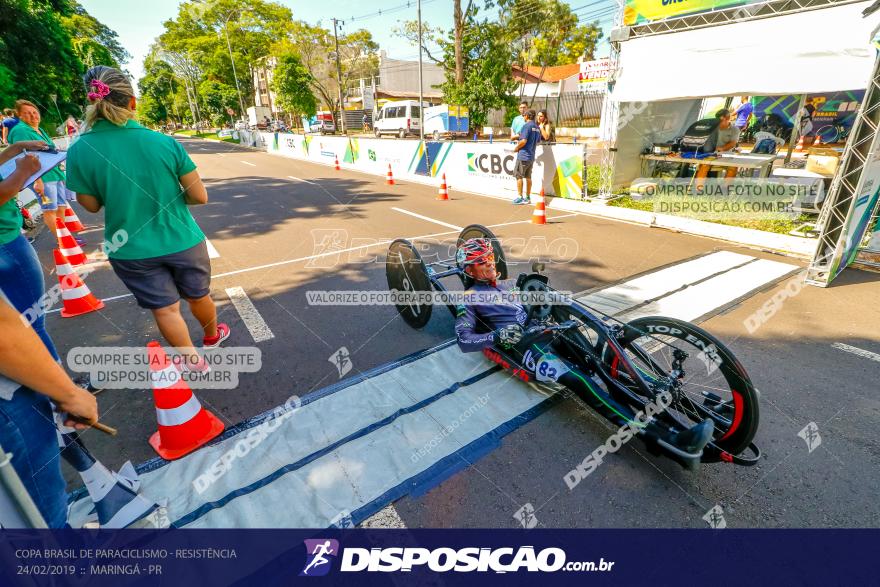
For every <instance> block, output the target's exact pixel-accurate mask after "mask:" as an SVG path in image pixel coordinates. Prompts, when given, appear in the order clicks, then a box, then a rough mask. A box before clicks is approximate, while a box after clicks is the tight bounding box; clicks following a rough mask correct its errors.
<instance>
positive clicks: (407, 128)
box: [373, 100, 421, 139]
mask: <svg viewBox="0 0 880 587" xmlns="http://www.w3.org/2000/svg"><path fill="white" fill-rule="evenodd" d="M420 117H421V109H420V108H419V103H418V101H417V100H401V101H399V102H387V103H386V104H385V105H384V106H382V109H381V110H380V111H379V115H378V116H377V117H376V120H374V121H373V132H375V133H376V137H377V138H378V137H381V136H382V135H383V134H392V135H397V136H398V137H400V138H401V139H402V138H405V137H406V136H407V135H416V136H418V135H419V129H420V128H421V126H420V122H419V119H420Z"/></svg>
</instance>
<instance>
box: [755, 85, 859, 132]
mask: <svg viewBox="0 0 880 587" xmlns="http://www.w3.org/2000/svg"><path fill="white" fill-rule="evenodd" d="M864 97H865V90H848V91H842V92H826V93H824V94H810V95H808V96H807V102H808V103H811V104H813V106H814V107H815V111H814V112H813V130H814V131H816V132H818V131H819V130H820V129H822V128H823V127H825V126H828V125H831V126H835V125H839V126H841V127H843V128H844V129H846V130H849V129H850V128H851V127H852V124H853V122H854V121H855V119H856V113H857V112H858V110H859V106H860V105H861V103H862V98H864ZM800 99H801V97H800V96H752V98H751V100H752V105H753V106H754V107H755V110H754V115H755V117H756V118H757V119H758V120H761V119H763V118H764V117H765V116H766V115H768V114H775V115H776V116H778V117H779V118H781V119H782V121H783V122H784V123H785V124H786V125H788V127H789V128H791V126H792V125H793V124H794V122H793V121H794V117H795V115H796V114H797V110H798V105H799V104H800ZM822 134H825V132H823V133H822ZM783 138H787V137H783Z"/></svg>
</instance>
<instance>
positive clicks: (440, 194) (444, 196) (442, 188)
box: [437, 173, 449, 200]
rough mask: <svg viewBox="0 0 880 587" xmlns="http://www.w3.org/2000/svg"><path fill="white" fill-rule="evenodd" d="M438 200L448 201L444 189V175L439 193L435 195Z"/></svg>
mask: <svg viewBox="0 0 880 587" xmlns="http://www.w3.org/2000/svg"><path fill="white" fill-rule="evenodd" d="M437 199H438V200H448V199H449V191H448V190H447V189H446V174H445V173H444V174H443V181H442V182H441V183H440V192H439V193H438V194H437Z"/></svg>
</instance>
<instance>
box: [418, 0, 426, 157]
mask: <svg viewBox="0 0 880 587" xmlns="http://www.w3.org/2000/svg"><path fill="white" fill-rule="evenodd" d="M416 18H418V21H419V139H420V140H421V141H422V142H423V143H424V142H425V102H424V97H423V96H422V0H418V3H417V4H416Z"/></svg>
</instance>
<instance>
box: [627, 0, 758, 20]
mask: <svg viewBox="0 0 880 587" xmlns="http://www.w3.org/2000/svg"><path fill="white" fill-rule="evenodd" d="M762 2H767V0H626V7H625V8H624V12H623V24H625V25H627V26H629V25H634V24H642V23H646V22H651V21H656V20H663V19H664V18H671V17H673V16H684V15H686V14H696V13H697V12H708V11H710V10H721V9H722V8H730V7H731V6H743V5H745V4H759V3H762Z"/></svg>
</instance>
